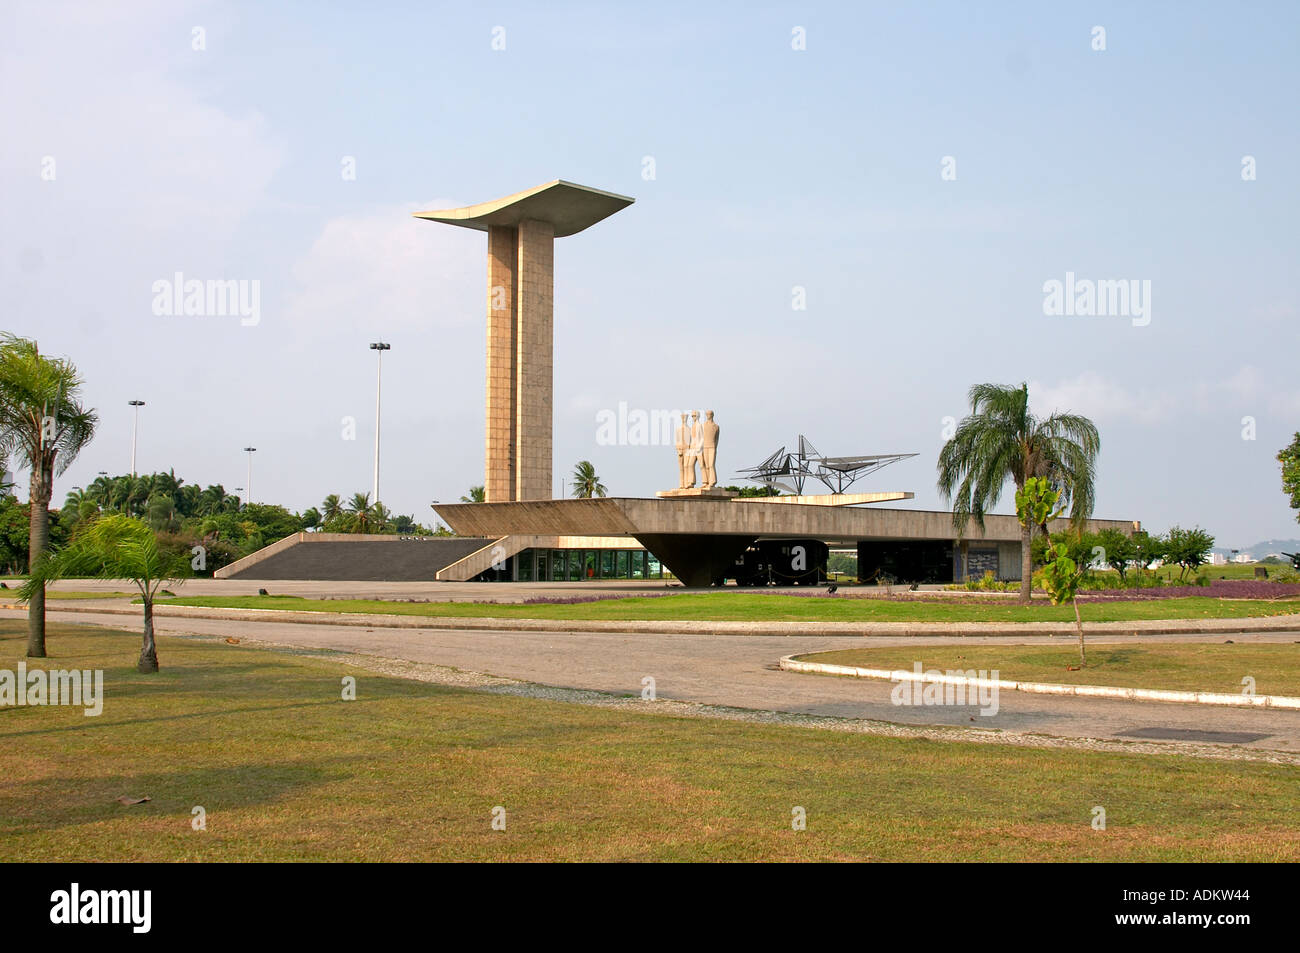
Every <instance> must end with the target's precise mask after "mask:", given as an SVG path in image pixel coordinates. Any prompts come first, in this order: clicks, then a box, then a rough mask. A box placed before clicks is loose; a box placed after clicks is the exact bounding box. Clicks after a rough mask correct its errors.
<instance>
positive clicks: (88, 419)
mask: <svg viewBox="0 0 1300 953" xmlns="http://www.w3.org/2000/svg"><path fill="white" fill-rule="evenodd" d="M80 388H81V376H80V375H79V374H78V373H77V369H76V368H75V367H74V366H73V365H72V363H71V362H70V361H66V360H63V359H61V358H48V357H42V356H41V353H40V350H39V349H38V348H37V346H36V342H35V341H29V340H27V339H26V338H20V337H16V336H15V335H12V334H4V335H0V458H3V459H8V458H9V457H12V456H16V457H18V458H19V459H20V460H21V461H23V462H24V463H25V464H26V465H27V466H29V467H30V468H31V474H32V475H31V480H30V481H29V484H30V491H31V494H30V500H31V514H30V519H29V522H28V527H29V530H28V538H29V544H28V552H29V554H30V555H29V566H30V565H32V564H34V563H35V562H36V561H37V560H38V559H39V558H40V556H41V554H42V553H43V552H45V547H46V546H47V545H48V544H49V541H50V497H51V496H52V495H53V494H54V477H55V476H56V475H58V474H60V473H62V472H63V471H64V470H66V469H67V468H68V465H69V464H71V463H72V461H73V460H74V459H76V456H77V454H78V453H80V452H81V449H82V448H83V447H85V446H86V444H88V443H90V440H91V438H92V437H94V435H95V425H96V424H97V423H99V418H98V417H97V416H96V415H95V412H94V411H93V410H88V409H86V408H85V407H84V406H83V405H82V403H81V400H80V399H79V395H78V393H77V392H78V390H80ZM39 589H40V591H39V592H33V594H32V597H31V599H29V600H28V603H27V654H28V656H29V657H31V658H44V657H45V587H44V586H41V587H39Z"/></svg>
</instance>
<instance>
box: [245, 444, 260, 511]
mask: <svg viewBox="0 0 1300 953" xmlns="http://www.w3.org/2000/svg"><path fill="white" fill-rule="evenodd" d="M244 452H245V453H246V454H248V479H247V480H245V481H244V483H245V485H246V486H247V487H248V499H247V500H246V501H245V502H246V503H252V502H253V454H254V453H256V452H257V448H256V447H245V448H244Z"/></svg>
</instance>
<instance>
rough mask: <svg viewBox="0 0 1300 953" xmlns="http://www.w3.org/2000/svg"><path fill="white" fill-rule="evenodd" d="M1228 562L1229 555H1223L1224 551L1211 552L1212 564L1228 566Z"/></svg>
mask: <svg viewBox="0 0 1300 953" xmlns="http://www.w3.org/2000/svg"><path fill="white" fill-rule="evenodd" d="M1227 564H1228V557H1227V556H1225V555H1223V553H1210V565H1211V566H1226V565H1227Z"/></svg>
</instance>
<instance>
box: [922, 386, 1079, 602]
mask: <svg viewBox="0 0 1300 953" xmlns="http://www.w3.org/2000/svg"><path fill="white" fill-rule="evenodd" d="M969 396H970V406H971V414H970V416H969V417H965V418H963V419H962V422H961V423H960V424H959V425H958V426H957V431H956V433H954V434H953V437H952V439H951V440H949V441H948V442H947V443H945V444H944V445H943V449H942V450H941V451H940V452H939V492H940V493H941V494H943V497H944V499H945V500H950V501H951V502H952V504H953V510H952V519H953V525H954V526H955V527H956V528H957V532H958V534H961V533H964V532H965V529H966V525H967V523H969V522H970V520H971V519H972V518H973V519H974V520H975V523H976V524H977V525H978V526H979V527H980V528H981V529H983V528H984V514H985V513H986V512H988V510H989V509H990V508H992V507H993V506H994V505H995V504H996V503H997V502H998V499H999V498H1000V497H1001V496H1002V489H1003V487H1004V486H1005V485H1006V482H1007V480H1011V481H1012V482H1014V483H1015V486H1016V489H1017V490H1023V489H1024V486H1025V481H1026V480H1027V479H1029V478H1030V477H1045V478H1046V479H1047V480H1048V482H1049V483H1050V484H1051V486H1052V488H1053V489H1055V490H1056V491H1058V492H1059V494H1060V497H1059V500H1060V505H1061V506H1066V505H1068V506H1070V519H1071V520H1073V521H1074V523H1075V524H1076V525H1077V526H1082V525H1083V523H1084V522H1085V521H1086V520H1087V519H1088V517H1089V516H1090V515H1092V507H1093V502H1094V500H1095V498H1096V461H1097V453H1098V451H1100V449H1101V437H1100V436H1099V435H1098V434H1097V427H1096V425H1095V424H1093V422H1092V421H1091V420H1089V419H1088V418H1087V417H1080V416H1079V415H1077V414H1053V415H1052V416H1050V417H1048V418H1046V419H1039V418H1038V417H1035V416H1034V415H1033V414H1031V413H1030V412H1029V387H1028V385H1026V384H1021V385H1020V386H1019V387H1007V386H1004V385H1001V384H976V385H975V386H974V387H972V388H971V389H970V395H969ZM1033 538H1034V525H1033V523H1032V521H1031V522H1030V523H1028V524H1026V523H1024V522H1023V521H1022V522H1021V524H1020V601H1021V603H1023V604H1028V603H1029V601H1030V597H1031V594H1032V588H1033V569H1034V564H1033V556H1032V555H1031V553H1030V545H1031V544H1032V543H1033Z"/></svg>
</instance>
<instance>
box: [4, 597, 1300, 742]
mask: <svg viewBox="0 0 1300 953" xmlns="http://www.w3.org/2000/svg"><path fill="white" fill-rule="evenodd" d="M0 614H3V615H8V616H10V617H14V616H21V614H22V613H21V612H15V611H12V610H4V611H3V612H2V613H0ZM50 614H51V617H52V618H54V619H59V617H60V615H62V618H61V619H60V621H67V622H78V623H89V624H97V625H108V626H112V627H123V626H124V625H128V624H129V622H128V620H127V619H126V618H124V617H123V616H120V615H107V614H105V615H98V614H76V615H74V614H71V613H65V614H60V613H59V612H58V610H57V607H56V606H53V605H52V606H51V613H50ZM157 624H158V629H159V632H160V634H163V635H183V634H198V635H218V636H232V635H235V636H241V637H244V638H249V639H254V640H261V641H267V642H276V643H283V644H289V645H295V646H302V647H313V648H327V649H336V650H342V651H348V652H358V653H361V654H366V655H374V656H381V657H384V658H395V659H407V660H410V661H415V662H427V663H433V664H437V665H447V666H455V667H457V668H461V669H466V670H469V671H474V672H483V673H488V674H493V675H503V676H507V677H511V678H517V679H522V680H525V681H531V682H539V683H542V684H546V685H557V686H562V687H567V688H586V689H595V690H598V691H604V692H613V693H624V694H639V693H640V691H641V684H642V682H641V680H642V678H643V677H645V676H647V675H648V676H652V677H653V678H654V679H655V684H656V689H657V692H658V695H659V697H660V698H669V699H678V700H683V701H694V702H702V703H705V704H713V705H726V706H732V707H737V708H749V709H759V710H770V711H786V712H798V713H803V714H811V715H823V716H836V717H844V718H866V719H876V720H882V721H890V722H896V723H900V724H911V725H961V726H968V727H979V728H992V729H1001V730H1006V731H1015V732H1032V733H1042V734H1048V735H1057V736H1061V737H1071V738H1107V739H1127V740H1143V741H1151V740H1172V741H1199V742H1222V743H1234V744H1242V745H1245V746H1247V747H1252V748H1263V749H1272V750H1279V751H1287V752H1293V753H1300V712H1287V711H1269V710H1253V709H1230V708H1215V707H1208V706H1201V705H1181V704H1170V703H1160V702H1127V701H1115V700H1110V699H1082V698H1069V697H1056V696H1038V695H1027V694H1021V693H1018V692H1003V693H1002V694H1001V697H1000V699H999V701H1000V710H999V712H998V713H997V714H996V715H994V716H981V715H980V714H979V713H978V710H977V709H975V708H966V707H952V706H948V707H943V706H939V707H901V706H896V705H894V704H892V703H891V702H890V692H891V690H892V687H893V686H892V685H891V684H890V683H887V682H876V681H867V680H858V679H848V678H835V677H829V676H817V675H799V674H795V673H792V672H784V671H780V670H779V669H776V668H775V663H776V661H777V660H778V659H779V658H780V657H781V656H782V655H788V654H793V653H801V652H815V651H820V650H829V649H839V648H861V647H862V646H863V645H864V644H865V643H866V642H867V641H868V640H864V639H863V638H861V637H848V638H846V637H819V636H787V637H780V636H741V635H729V636H725V637H719V636H712V635H707V634H653V635H650V634H646V635H629V634H622V633H618V634H615V633H591V632H582V633H576V632H575V633H554V632H496V631H482V630H476V631H465V630H459V629H383V628H380V629H365V628H359V627H354V626H346V627H345V626H330V625H318V624H302V623H282V622H251V621H243V620H240V621H226V620H210V619H182V618H174V617H161V618H159V619H158V620H157ZM1166 639H1168V640H1177V641H1215V642H1221V641H1223V637H1222V636H1214V637H1206V636H1166V637H1164V638H1163V639H1160V640H1161V641H1163V640H1166ZM1233 639H1234V640H1235V641H1251V640H1256V641H1276V642H1295V641H1298V640H1300V632H1286V633H1279V632H1270V633H1261V634H1259V635H1255V636H1252V635H1249V634H1237V635H1234V636H1233ZM1153 640H1154V639H1153ZM950 641H959V642H961V643H962V644H965V645H971V644H978V643H987V644H997V643H1001V644H1007V643H1013V644H1014V643H1021V644H1024V643H1049V642H1052V641H1053V639H1052V638H1050V637H1015V638H1008V637H965V638H960V639H954V638H944V637H928V636H927V637H924V638H916V637H913V638H889V637H872V638H871V639H870V640H869V642H870V644H872V645H898V644H908V645H919V644H943V643H945V642H950ZM1055 641H1061V639H1059V638H1058V639H1056V640H1055ZM1105 641H1110V642H1115V641H1124V640H1121V639H1101V638H1098V639H1093V640H1092V644H1102V643H1103V642H1105ZM1127 641H1132V640H1131V638H1130V639H1128V640H1127ZM972 719H973V720H972ZM1207 733H1208V734H1207Z"/></svg>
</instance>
